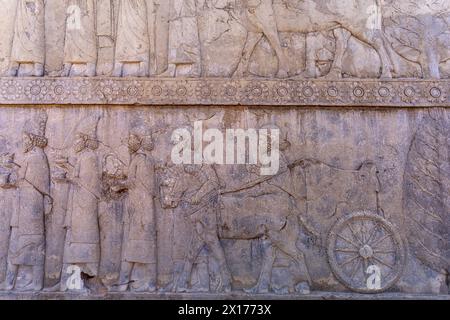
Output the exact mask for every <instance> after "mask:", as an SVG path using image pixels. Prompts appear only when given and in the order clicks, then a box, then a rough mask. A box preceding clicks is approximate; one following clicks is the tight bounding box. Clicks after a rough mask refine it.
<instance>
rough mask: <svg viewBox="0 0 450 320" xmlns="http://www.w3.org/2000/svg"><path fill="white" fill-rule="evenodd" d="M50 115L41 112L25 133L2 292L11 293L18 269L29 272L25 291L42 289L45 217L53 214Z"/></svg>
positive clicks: (26, 128)
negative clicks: (48, 152)
mask: <svg viewBox="0 0 450 320" xmlns="http://www.w3.org/2000/svg"><path fill="white" fill-rule="evenodd" d="M46 122H47V115H46V114H45V113H38V114H36V116H35V117H34V119H32V120H29V121H27V123H26V124H25V128H24V130H23V148H24V149H23V152H24V156H25V157H24V162H23V164H22V166H21V172H20V174H19V201H18V202H19V203H18V210H15V211H14V212H13V217H12V219H11V238H10V243H9V253H8V268H7V272H6V279H5V282H4V283H3V284H2V286H1V287H2V289H6V290H12V289H13V288H14V286H15V282H16V279H17V274H18V271H19V268H23V269H26V272H27V273H28V274H30V275H31V279H32V280H31V282H30V283H28V284H26V285H24V287H22V288H20V290H23V291H39V290H42V288H43V284H44V262H45V215H47V214H49V213H50V212H51V207H52V199H51V197H50V169H49V164H48V160H47V155H46V154H45V151H44V148H45V147H46V146H47V139H46V138H45V127H46Z"/></svg>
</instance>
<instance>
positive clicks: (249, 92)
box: [244, 81, 270, 102]
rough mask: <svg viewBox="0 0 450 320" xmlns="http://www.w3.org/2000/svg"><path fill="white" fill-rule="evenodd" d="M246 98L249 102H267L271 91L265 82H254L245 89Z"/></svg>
mask: <svg viewBox="0 0 450 320" xmlns="http://www.w3.org/2000/svg"><path fill="white" fill-rule="evenodd" d="M244 92H245V93H244V94H245V98H244V99H246V100H248V101H251V102H256V101H265V100H267V99H268V98H269V97H270V89H269V87H268V86H267V84H265V83H263V82H256V81H252V82H250V83H249V84H247V86H246V87H245V89H244Z"/></svg>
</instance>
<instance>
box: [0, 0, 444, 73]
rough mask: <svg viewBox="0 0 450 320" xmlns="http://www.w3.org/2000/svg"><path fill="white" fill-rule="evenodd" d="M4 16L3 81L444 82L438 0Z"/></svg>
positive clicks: (228, 0) (139, 2) (223, 3)
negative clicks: (106, 78) (18, 78)
mask: <svg viewBox="0 0 450 320" xmlns="http://www.w3.org/2000/svg"><path fill="white" fill-rule="evenodd" d="M350 6H352V7H353V8H356V9H354V10H349V9H348V8H349V7H350ZM2 10H4V11H5V13H6V14H5V15H4V16H5V17H7V18H6V20H5V21H4V23H3V25H4V29H3V30H4V31H3V32H2V35H1V38H2V39H0V40H1V41H0V55H1V58H2V62H1V63H0V72H1V73H2V74H3V75H4V76H11V77H15V76H36V77H42V76H44V75H49V76H53V77H69V76H70V77H79V76H85V77H94V76H112V77H129V76H132V77H163V78H167V77H188V78H192V77H194V78H195V77H222V78H229V77H241V78H242V77H244V78H245V77H259V78H281V79H305V78H322V77H325V78H327V79H341V78H369V79H373V78H382V79H391V78H426V79H440V78H448V75H449V74H450V71H449V70H450V67H449V64H450V63H449V61H450V52H449V50H448V43H449V40H450V36H449V34H448V15H449V13H448V12H449V4H448V2H447V1H443V0H439V1H432V3H430V1H418V0H402V1H391V0H348V1H347V0H346V1H331V2H330V1H322V0H170V1H166V0H164V1H162V0H64V1H63V2H62V3H61V2H57V3H53V2H51V1H44V0H13V1H8V4H6V5H5V6H4V8H2ZM355 10H357V12H355ZM355 16H358V19H355ZM46 17H47V18H46ZM413 17H415V20H412V19H413ZM417 36H420V37H421V39H422V40H423V41H418V40H417ZM361 57H365V58H366V60H364V61H363V60H361ZM263 61H264V63H262V62H263Z"/></svg>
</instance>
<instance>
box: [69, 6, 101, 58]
mask: <svg viewBox="0 0 450 320" xmlns="http://www.w3.org/2000/svg"><path fill="white" fill-rule="evenodd" d="M95 4H96V0H68V1H67V11H68V12H67V13H68V15H69V16H68V19H67V23H66V37H65V44H64V63H79V64H83V63H96V61H97V33H96V27H95V25H96V23H95V10H96V5H95Z"/></svg>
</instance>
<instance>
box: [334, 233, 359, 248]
mask: <svg viewBox="0 0 450 320" xmlns="http://www.w3.org/2000/svg"><path fill="white" fill-rule="evenodd" d="M337 236H338V237H339V238H341V239H342V240H344V241H346V242H348V243H350V244H351V245H352V246H354V247H355V248H358V247H359V246H358V245H357V244H356V243H354V242H353V241H351V240H349V239H347V238H346V237H344V236H342V235H340V234H337Z"/></svg>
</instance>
